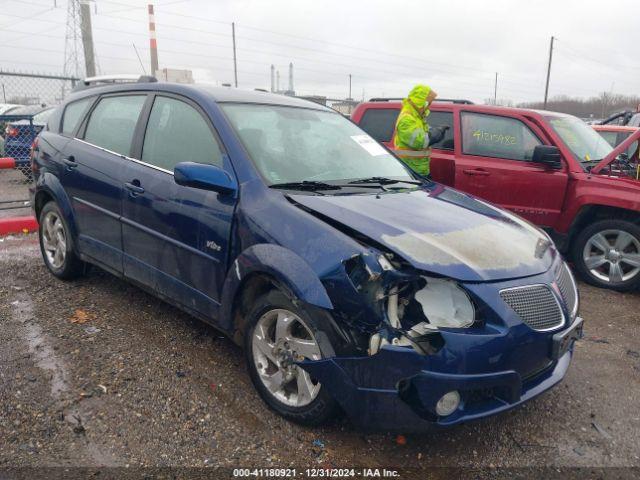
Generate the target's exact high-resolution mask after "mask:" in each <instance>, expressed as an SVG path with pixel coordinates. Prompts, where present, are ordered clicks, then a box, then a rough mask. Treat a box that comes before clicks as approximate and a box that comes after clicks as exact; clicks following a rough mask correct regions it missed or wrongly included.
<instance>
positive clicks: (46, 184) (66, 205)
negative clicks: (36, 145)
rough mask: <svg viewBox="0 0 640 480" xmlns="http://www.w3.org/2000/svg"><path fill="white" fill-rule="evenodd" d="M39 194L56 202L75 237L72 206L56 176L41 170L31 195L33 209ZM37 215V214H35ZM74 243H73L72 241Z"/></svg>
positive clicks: (76, 231) (76, 230) (75, 229)
mask: <svg viewBox="0 0 640 480" xmlns="http://www.w3.org/2000/svg"><path fill="white" fill-rule="evenodd" d="M41 195H48V196H50V197H51V198H53V200H54V201H55V202H56V203H57V204H58V208H60V210H61V211H62V214H63V215H64V218H65V220H66V222H67V225H68V226H69V230H70V232H71V235H72V237H73V238H74V239H75V238H76V237H77V234H78V229H77V225H76V219H75V215H74V213H73V208H72V207H71V199H70V198H69V196H68V195H67V193H66V192H65V191H64V188H63V187H62V184H61V183H60V180H59V179H58V177H56V176H55V175H53V174H52V173H50V172H43V173H42V174H40V176H39V177H38V180H37V182H36V185H35V193H34V196H33V202H32V205H33V207H34V210H35V208H36V206H37V205H38V200H39V198H40V196H41ZM36 217H37V215H36ZM74 244H75V243H74Z"/></svg>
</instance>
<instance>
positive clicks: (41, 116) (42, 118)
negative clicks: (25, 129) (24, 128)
mask: <svg viewBox="0 0 640 480" xmlns="http://www.w3.org/2000/svg"><path fill="white" fill-rule="evenodd" d="M53 110H54V109H53V108H48V109H46V110H43V111H42V112H40V113H37V114H36V115H34V116H33V123H47V120H49V117H50V116H51V114H52V113H53Z"/></svg>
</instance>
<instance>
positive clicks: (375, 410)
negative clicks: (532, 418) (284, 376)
mask: <svg viewBox="0 0 640 480" xmlns="http://www.w3.org/2000/svg"><path fill="white" fill-rule="evenodd" d="M578 322H579V324H580V326H581V324H582V319H580V318H576V320H575V321H574V322H573V323H572V325H571V326H569V327H568V328H566V329H564V330H562V331H560V332H559V333H560V334H563V333H564V332H568V331H571V330H572V329H573V328H574V327H575V326H576V325H577V323H578ZM556 335H558V334H556ZM576 336H579V334H578V335H575V336H572V337H573V338H571V340H570V344H569V345H567V346H566V348H564V349H563V350H562V352H561V356H560V357H559V358H557V359H553V356H552V355H553V350H554V344H555V343H556V342H554V340H553V337H554V335H553V334H550V335H549V336H548V339H549V341H548V344H549V356H548V362H545V363H544V364H543V365H542V367H541V368H540V369H539V370H538V371H535V372H531V373H529V374H528V375H527V376H526V377H525V378H523V377H522V376H521V375H520V374H519V373H518V372H516V371H515V370H500V371H496V372H491V373H473V374H464V373H448V372H444V371H435V370H434V369H433V365H431V362H430V356H429V355H420V354H418V353H417V352H416V351H415V350H414V349H413V348H411V347H396V346H391V345H387V346H385V347H383V348H382V349H381V350H380V351H379V352H378V353H377V354H376V355H373V356H369V357H349V358H347V357H335V358H329V359H326V360H318V361H306V362H303V363H302V364H301V366H302V367H303V368H304V369H305V370H307V371H308V372H309V373H310V374H311V375H312V376H314V377H315V378H317V379H318V380H319V381H320V382H321V383H322V384H323V385H324V386H325V387H326V388H327V389H328V391H329V392H330V393H331V394H333V396H334V398H335V399H336V401H338V403H339V404H340V405H341V406H342V408H343V409H344V410H345V411H346V412H347V414H348V415H349V417H350V418H351V420H352V421H353V422H354V423H355V424H356V426H358V427H359V428H362V429H365V430H386V431H401V432H416V431H425V430H428V429H430V428H433V427H434V426H440V427H447V426H453V425H457V424H460V423H463V422H467V421H470V420H476V419H480V418H483V417H487V416H490V415H495V414H497V413H500V412H503V411H506V410H509V409H511V408H514V407H516V406H518V405H520V404H522V403H524V402H526V401H528V400H530V399H532V398H533V397H535V396H537V395H539V394H541V393H542V392H544V391H546V390H548V389H550V388H551V387H553V386H554V385H556V384H557V383H559V382H560V381H561V380H562V379H563V378H564V376H565V374H566V372H567V370H568V368H569V364H570V363H571V357H572V354H573V340H574V338H575V337H576ZM450 360H451V361H452V363H451V365H453V364H455V359H453V358H451V359H450ZM452 390H457V391H458V392H460V394H461V397H462V402H461V404H460V406H459V407H458V409H457V410H456V411H455V412H454V413H452V414H451V415H449V416H447V417H438V416H437V415H436V414H435V405H436V403H437V402H438V399H439V398H440V397H441V396H442V395H444V394H445V393H447V392H450V391H452Z"/></svg>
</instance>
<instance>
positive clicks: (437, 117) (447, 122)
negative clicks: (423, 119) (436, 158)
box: [427, 111, 454, 150]
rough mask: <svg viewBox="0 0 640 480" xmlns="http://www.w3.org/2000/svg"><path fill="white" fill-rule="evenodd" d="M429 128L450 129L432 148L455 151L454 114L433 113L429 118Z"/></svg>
mask: <svg viewBox="0 0 640 480" xmlns="http://www.w3.org/2000/svg"><path fill="white" fill-rule="evenodd" d="M427 124H428V125H429V127H445V126H446V127H449V130H447V131H446V133H445V134H444V138H443V139H442V140H440V141H439V142H437V143H434V144H433V145H431V148H439V149H441V150H453V148H454V140H453V139H454V135H453V113H451V112H433V111H432V112H431V113H430V114H429V116H428V117H427Z"/></svg>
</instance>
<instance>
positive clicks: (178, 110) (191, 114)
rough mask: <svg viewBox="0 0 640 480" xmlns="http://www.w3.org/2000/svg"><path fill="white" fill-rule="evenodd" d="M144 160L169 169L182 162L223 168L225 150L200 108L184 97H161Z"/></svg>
mask: <svg viewBox="0 0 640 480" xmlns="http://www.w3.org/2000/svg"><path fill="white" fill-rule="evenodd" d="M141 160H142V161H143V162H145V163H149V164H151V165H155V166H156V167H160V168H162V169H165V170H168V171H173V168H174V167H175V166H176V164H178V163H180V162H196V163H208V164H211V165H217V166H219V167H222V151H221V150H220V147H219V145H218V142H217V141H216V138H215V137H214V135H213V132H212V131H211V129H210V128H209V124H208V123H207V121H206V120H205V119H204V118H203V116H202V115H201V114H200V112H199V111H198V110H196V109H195V108H194V107H192V106H191V105H189V104H187V103H186V102H183V101H181V100H176V99H175V98H168V97H160V96H159V97H156V99H155V101H154V102H153V107H152V109H151V115H150V116H149V122H148V123H147V131H146V133H145V136H144V144H143V146H142V158H141Z"/></svg>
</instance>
